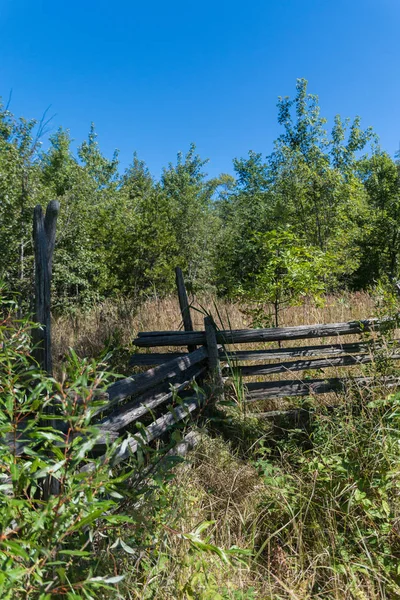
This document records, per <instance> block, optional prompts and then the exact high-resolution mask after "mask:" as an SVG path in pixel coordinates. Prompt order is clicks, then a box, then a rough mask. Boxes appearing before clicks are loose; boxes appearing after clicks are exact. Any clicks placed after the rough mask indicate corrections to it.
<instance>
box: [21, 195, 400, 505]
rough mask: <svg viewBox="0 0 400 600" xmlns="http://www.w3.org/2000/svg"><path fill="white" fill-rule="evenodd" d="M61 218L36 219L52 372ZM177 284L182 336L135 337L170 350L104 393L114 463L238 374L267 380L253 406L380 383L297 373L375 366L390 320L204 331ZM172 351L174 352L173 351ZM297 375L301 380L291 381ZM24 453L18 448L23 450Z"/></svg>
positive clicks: (103, 430) (39, 309) (104, 435)
mask: <svg viewBox="0 0 400 600" xmlns="http://www.w3.org/2000/svg"><path fill="white" fill-rule="evenodd" d="M57 213H58V204H57V203H50V204H49V206H48V207H47V211H46V216H45V217H43V214H42V210H41V207H36V209H35V215H34V239H35V254H36V261H35V265H36V293H35V299H36V315H37V320H38V322H40V323H41V324H42V325H43V328H42V329H41V330H39V332H40V336H41V337H40V339H39V340H37V352H38V354H37V356H38V360H39V361H40V362H41V364H42V366H43V368H45V369H46V370H47V371H48V372H49V373H51V337H50V282H51V262H52V252H53V249H54V243H55V224H56V219H57ZM176 283H177V291H178V297H179V305H180V309H181V317H182V324H183V331H151V332H140V333H139V334H138V337H137V338H136V339H135V340H134V343H135V345H136V346H137V347H138V348H145V349H149V348H157V349H160V348H161V349H163V348H165V347H168V348H169V349H170V350H169V351H168V352H165V351H164V352H160V351H159V350H158V351H156V352H154V351H153V352H151V353H145V354H140V353H137V354H135V355H134V356H133V357H132V359H131V365H132V366H140V367H146V366H151V367H152V368H150V369H148V370H147V371H145V372H142V373H139V374H135V375H132V376H130V377H126V378H124V379H120V380H118V381H115V382H114V383H113V384H112V385H110V386H109V388H108V390H107V394H106V404H105V405H104V406H102V408H101V409H99V410H98V413H97V425H98V428H99V438H98V440H97V446H96V448H97V450H98V451H100V452H101V449H102V448H104V445H105V444H107V443H109V442H110V441H114V440H115V439H116V438H119V437H120V436H121V435H122V436H123V435H125V434H128V435H126V436H125V438H124V439H123V441H122V442H121V444H120V446H119V447H118V449H117V451H116V453H115V456H114V463H118V462H119V461H121V460H124V459H125V458H127V456H128V455H130V454H131V453H133V452H135V451H136V450H137V449H138V447H139V446H140V445H141V444H143V443H144V444H148V443H149V442H151V441H153V440H155V439H157V438H161V437H162V436H163V435H164V434H165V433H166V432H167V431H168V430H169V429H170V428H171V427H172V426H174V425H175V424H176V423H178V422H180V421H183V420H184V419H185V418H186V417H187V416H188V415H191V414H192V413H194V412H196V411H199V410H200V409H201V408H202V407H203V406H204V405H205V404H206V403H207V402H210V401H213V402H214V401H216V400H218V398H221V397H223V395H224V384H226V382H227V381H229V377H230V376H231V375H232V373H233V372H235V373H237V374H239V376H240V377H241V378H243V380H245V379H247V378H249V377H252V378H254V377H257V378H258V379H260V378H262V379H263V380H262V381H251V382H248V383H245V389H246V400H247V401H249V402H251V401H256V400H264V399H271V398H282V397H290V396H308V395H314V394H323V393H327V392H332V391H339V390H342V389H344V388H345V387H346V385H348V383H349V381H351V382H355V383H356V384H357V385H364V384H369V385H370V384H374V383H376V380H375V379H373V378H371V377H356V378H354V377H353V378H349V377H346V378H345V377H331V378H329V377H328V378H315V379H309V378H308V377H307V378H306V377H303V378H302V377H301V376H300V374H301V373H302V372H303V373H304V372H309V371H315V370H321V369H324V371H325V369H330V368H333V367H336V368H337V367H340V368H342V367H346V368H348V367H354V366H357V365H366V364H368V363H371V361H373V354H372V353H371V343H370V342H369V341H367V340H366V339H365V334H366V333H371V334H374V332H378V331H380V330H381V329H382V327H387V326H390V325H391V322H389V321H378V320H376V319H369V320H363V321H353V322H348V323H332V324H322V325H302V326H299V327H280V328H270V329H243V330H218V329H217V328H216V327H215V324H214V322H213V320H212V318H211V317H210V316H208V315H207V316H205V319H204V330H202V331H194V330H193V323H192V319H191V314H190V304H189V301H188V295H187V292H186V288H185V284H184V281H183V276H182V271H181V270H180V269H179V268H177V269H176ZM348 335H357V336H358V337H361V339H359V341H357V342H352V343H337V341H336V342H335V341H334V342H332V341H331V342H329V343H323V344H319V345H309V346H298V347H294V346H291V347H287V348H285V347H279V348H265V349H257V350H252V349H247V350H246V349H244V350H243V349H237V346H238V345H239V346H241V345H243V344H250V343H251V344H264V345H265V344H269V343H272V342H280V346H281V342H289V343H290V342H291V341H293V340H308V339H310V340H311V339H318V338H322V339H323V340H326V338H328V339H330V340H332V338H333V339H335V338H338V337H339V336H340V337H342V336H348ZM398 346H399V340H397V339H395V340H393V341H392V342H391V345H390V354H389V356H390V359H392V360H398V359H399V358H400V350H399V351H398V352H397V348H398ZM171 349H174V350H173V351H172V352H171ZM310 357H311V358H310ZM248 363H251V364H248ZM282 373H285V374H286V375H289V376H290V377H291V378H289V379H281V380H271V379H270V378H271V376H276V375H277V374H282ZM293 374H294V375H296V377H293ZM205 378H206V380H207V381H208V387H207V386H204V390H205V391H199V389H200V388H199V387H198V386H194V389H193V385H192V384H193V382H197V383H200V384H202V383H203V381H204V379H205ZM268 378H269V379H268ZM380 381H382V380H380ZM384 383H385V385H388V386H397V385H398V384H399V383H400V380H399V379H396V378H386V379H384ZM178 396H179V399H177V398H178ZM264 414H265V413H264ZM146 415H151V417H152V418H153V421H152V422H150V424H149V425H147V426H146V427H142V428H141V431H140V434H136V435H131V434H129V431H130V430H131V428H132V426H133V425H134V423H135V422H136V421H138V420H142V419H143V417H145V416H146ZM272 415H273V413H271V416H272ZM146 418H148V417H146ZM55 423H57V421H55ZM22 436H23V434H22ZM197 439H198V438H197V437H196V435H195V434H194V433H193V432H189V434H188V435H187V437H186V438H185V440H183V442H182V444H181V445H180V447H181V449H182V448H183V449H184V448H185V447H187V448H190V447H192V446H193V445H194V444H195V442H196V440H197ZM22 448H23V445H22V443H21V445H20V450H21V451H22ZM87 468H90V467H87ZM52 493H54V490H53V492H52Z"/></svg>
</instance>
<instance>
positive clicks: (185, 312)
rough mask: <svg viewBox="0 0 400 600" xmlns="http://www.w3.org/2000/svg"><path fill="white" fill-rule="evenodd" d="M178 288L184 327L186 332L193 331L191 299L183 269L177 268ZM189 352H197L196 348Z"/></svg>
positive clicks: (189, 347) (193, 347)
mask: <svg viewBox="0 0 400 600" xmlns="http://www.w3.org/2000/svg"><path fill="white" fill-rule="evenodd" d="M175 280H176V287H177V288H178V298H179V306H180V309H181V315H182V321H183V327H184V329H185V331H193V322H192V315H191V314H190V305H189V299H188V295H187V291H186V286H185V281H184V279H183V274H182V269H181V268H180V267H176V268H175ZM188 350H189V352H193V351H194V350H196V346H193V345H190V346H188Z"/></svg>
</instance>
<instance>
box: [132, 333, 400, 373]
mask: <svg viewBox="0 0 400 600" xmlns="http://www.w3.org/2000/svg"><path fill="white" fill-rule="evenodd" d="M399 342H400V340H399V339H395V340H393V344H392V345H391V346H390V347H391V348H397V347H398V346H399ZM377 348H379V344H376V343H374V342H373V343H372V344H371V343H369V342H359V343H352V344H329V345H326V344H324V345H317V346H295V347H291V348H269V349H268V350H237V351H232V352H229V351H228V350H225V349H224V348H222V349H221V350H220V352H219V358H220V360H222V361H228V362H232V363H234V364H236V363H242V362H247V361H249V362H250V361H251V362H256V361H257V362H260V361H263V360H275V359H279V358H292V357H293V358H296V357H297V356H319V355H322V356H335V355H339V354H360V353H362V352H368V351H370V350H376V349H377ZM178 356H186V353H185V352H151V353H146V354H133V355H132V357H131V360H130V365H131V366H137V367H139V366H153V365H161V364H163V363H165V362H167V361H168V360H172V359H173V358H177V357H178Z"/></svg>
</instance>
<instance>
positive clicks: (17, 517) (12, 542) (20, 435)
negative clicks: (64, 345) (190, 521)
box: [0, 297, 132, 600]
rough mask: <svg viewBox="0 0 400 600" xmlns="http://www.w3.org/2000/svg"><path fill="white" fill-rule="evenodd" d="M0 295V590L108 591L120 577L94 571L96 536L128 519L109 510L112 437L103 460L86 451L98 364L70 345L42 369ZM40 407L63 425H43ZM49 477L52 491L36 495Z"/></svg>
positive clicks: (101, 378) (100, 379)
mask: <svg viewBox="0 0 400 600" xmlns="http://www.w3.org/2000/svg"><path fill="white" fill-rule="evenodd" d="M0 300H1V304H2V317H1V321H0V528H1V531H0V563H1V569H0V597H1V598H2V599H3V600H7V599H10V600H11V599H12V600H17V599H20V598H29V599H32V600H34V599H39V600H47V599H48V598H59V597H60V598H61V597H62V598H68V599H70V600H78V599H80V598H85V599H89V598H99V597H103V595H102V594H103V593H107V594H110V595H111V596H112V597H118V596H119V594H118V589H117V588H118V585H117V587H116V584H118V583H119V581H120V580H121V579H123V577H122V576H121V575H120V574H119V573H117V574H116V573H115V570H114V568H111V565H109V566H108V569H107V570H108V572H106V574H105V575H104V566H103V575H102V576H99V575H98V572H97V561H96V560H95V555H94V553H95V548H96V540H98V538H99V536H102V547H103V548H104V539H106V546H109V545H111V544H112V542H113V541H114V540H115V538H116V536H117V534H116V529H117V528H118V527H119V526H120V524H121V522H123V523H124V524H127V523H129V522H131V523H132V519H130V518H129V517H127V516H126V515H123V514H120V513H119V510H118V509H119V501H120V499H121V498H122V494H121V485H120V484H121V483H122V482H123V481H124V480H125V478H126V477H127V476H128V475H129V472H125V473H120V474H119V477H118V478H114V477H113V476H112V474H111V472H110V468H109V465H108V460H109V458H110V457H111V454H112V452H113V449H114V448H113V446H112V445H109V446H108V449H107V450H106V454H105V460H100V459H99V458H95V455H94V454H93V452H92V451H93V447H94V444H95V441H96V438H97V437H98V430H97V429H96V428H95V427H93V426H92V425H91V417H92V414H93V411H94V410H95V409H96V408H98V406H99V404H101V401H98V400H96V392H97V391H98V390H100V389H101V388H102V387H103V386H104V385H105V383H106V373H105V370H104V369H102V365H96V364H95V363H93V362H89V361H85V360H84V361H80V360H78V358H77V357H76V355H74V354H73V353H72V354H71V357H70V359H69V362H68V364H67V365H66V374H65V376H64V378H63V380H62V381H61V382H57V381H55V380H54V379H53V378H51V377H49V376H47V375H46V374H44V373H43V372H41V371H40V369H39V368H38V366H37V365H36V364H35V362H34V361H33V359H32V356H31V336H30V333H31V328H32V324H31V323H30V322H29V321H27V320H17V319H15V317H14V315H15V310H14V309H15V305H14V304H13V302H10V301H7V300H6V299H5V298H4V297H3V298H0ZM49 407H53V409H55V410H56V412H57V415H56V417H55V419H56V424H59V425H60V427H62V430H63V432H61V431H60V428H59V427H58V426H57V427H56V428H54V427H52V426H51V421H50V419H51V418H53V417H51V415H49V411H48V409H49ZM85 464H88V465H91V466H92V468H88V469H87V470H86V471H85V470H82V467H84V466H85ZM49 477H52V478H54V480H56V481H57V482H58V486H59V490H60V493H59V494H58V495H51V496H50V497H49V498H48V499H46V498H45V495H44V491H45V487H46V485H47V484H48V481H49ZM99 594H101V595H100V596H99ZM108 597H109V596H108Z"/></svg>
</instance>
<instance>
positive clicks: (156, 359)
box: [129, 352, 188, 367]
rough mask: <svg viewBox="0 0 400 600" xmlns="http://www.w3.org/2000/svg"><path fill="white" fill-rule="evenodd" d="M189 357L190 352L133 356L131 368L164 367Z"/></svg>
mask: <svg viewBox="0 0 400 600" xmlns="http://www.w3.org/2000/svg"><path fill="white" fill-rule="evenodd" d="M184 356H188V352H154V353H153V352H152V353H150V354H132V356H131V358H130V360H129V366H131V367H148V366H151V367H152V366H155V365H163V364H164V363H166V362H168V361H170V360H173V359H175V358H180V357H184Z"/></svg>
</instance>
